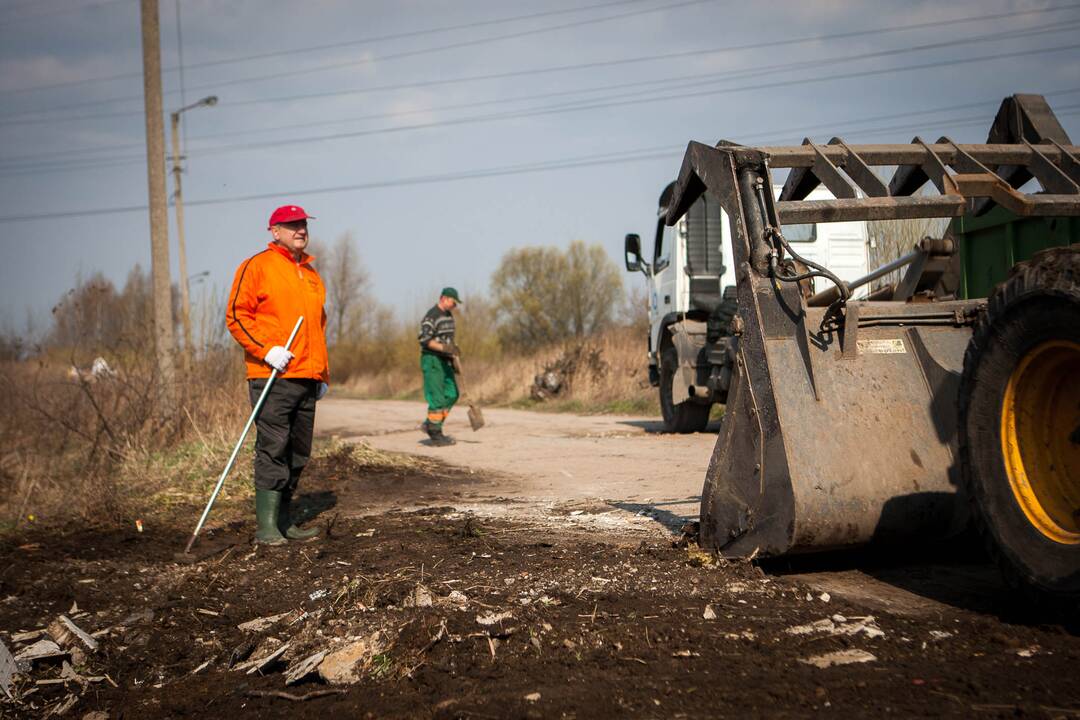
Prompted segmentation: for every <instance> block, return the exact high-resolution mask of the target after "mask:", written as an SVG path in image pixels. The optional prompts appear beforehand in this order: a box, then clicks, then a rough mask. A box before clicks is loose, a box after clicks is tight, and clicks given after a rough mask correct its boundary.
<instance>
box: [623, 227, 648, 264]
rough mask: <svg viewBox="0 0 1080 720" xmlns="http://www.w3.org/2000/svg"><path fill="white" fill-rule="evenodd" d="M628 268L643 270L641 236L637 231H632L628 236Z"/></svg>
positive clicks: (626, 251) (626, 250)
mask: <svg viewBox="0 0 1080 720" xmlns="http://www.w3.org/2000/svg"><path fill="white" fill-rule="evenodd" d="M625 253H626V270H627V272H637V271H638V270H641V266H642V263H643V262H644V261H643V260H642V259H641V236H639V235H638V234H637V233H630V234H629V235H627V236H626V249H625Z"/></svg>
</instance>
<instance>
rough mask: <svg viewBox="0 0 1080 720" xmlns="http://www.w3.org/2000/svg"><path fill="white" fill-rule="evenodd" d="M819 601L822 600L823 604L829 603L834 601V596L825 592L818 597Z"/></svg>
mask: <svg viewBox="0 0 1080 720" xmlns="http://www.w3.org/2000/svg"><path fill="white" fill-rule="evenodd" d="M818 600H820V601H821V602H824V603H827V602H829V601H830V600H832V595H830V594H829V593H827V592H823V593H821V594H820V595H818Z"/></svg>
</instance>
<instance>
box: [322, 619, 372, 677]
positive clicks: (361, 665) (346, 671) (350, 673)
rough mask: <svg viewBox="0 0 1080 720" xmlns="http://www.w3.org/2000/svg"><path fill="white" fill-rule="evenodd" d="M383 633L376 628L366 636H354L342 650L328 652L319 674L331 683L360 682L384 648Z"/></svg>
mask: <svg viewBox="0 0 1080 720" xmlns="http://www.w3.org/2000/svg"><path fill="white" fill-rule="evenodd" d="M383 646H384V643H383V638H382V633H380V632H379V631H378V630H376V631H375V632H374V633H372V634H371V635H369V636H368V637H366V638H353V639H352V640H351V642H350V643H349V644H348V645H346V646H345V647H343V648H341V649H340V650H336V651H334V652H332V653H328V654H327V655H326V657H325V658H324V659H323V661H322V663H321V664H320V665H319V675H320V676H321V677H322V679H323V680H325V681H326V682H328V683H330V684H331V685H350V684H352V683H356V682H360V679H361V677H362V675H363V672H364V670H365V669H366V668H367V666H368V665H369V664H370V663H371V660H372V658H373V657H375V656H376V655H378V654H379V653H380V652H382V650H383Z"/></svg>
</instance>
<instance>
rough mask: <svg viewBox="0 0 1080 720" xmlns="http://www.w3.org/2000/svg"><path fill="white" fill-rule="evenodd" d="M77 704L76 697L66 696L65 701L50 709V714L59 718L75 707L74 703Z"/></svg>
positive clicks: (77, 699) (77, 698)
mask: <svg viewBox="0 0 1080 720" xmlns="http://www.w3.org/2000/svg"><path fill="white" fill-rule="evenodd" d="M77 702H79V697H78V696H77V695H68V696H67V699H66V700H64V702H62V703H60V704H59V705H57V706H55V707H54V708H53V709H52V714H53V715H56V716H57V717H59V716H60V715H63V714H64V713H66V712H67V711H68V710H70V709H71V708H73V707H75V703H77Z"/></svg>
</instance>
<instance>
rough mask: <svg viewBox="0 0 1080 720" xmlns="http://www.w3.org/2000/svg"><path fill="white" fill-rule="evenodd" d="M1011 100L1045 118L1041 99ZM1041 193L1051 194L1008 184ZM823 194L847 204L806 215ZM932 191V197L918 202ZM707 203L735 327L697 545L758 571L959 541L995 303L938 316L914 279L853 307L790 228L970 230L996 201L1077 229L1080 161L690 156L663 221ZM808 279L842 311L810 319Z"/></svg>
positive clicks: (1041, 144)
mask: <svg viewBox="0 0 1080 720" xmlns="http://www.w3.org/2000/svg"><path fill="white" fill-rule="evenodd" d="M1008 102H1009V101H1007V103H1006V105H1008ZM1011 102H1013V104H1014V105H1015V104H1016V103H1019V104H1020V105H1021V106H1024V105H1025V103H1026V104H1027V105H1026V106H1028V107H1034V108H1035V109H1036V110H1038V107H1037V106H1036V105H1037V104H1036V105H1033V104H1032V101H1031V98H1030V97H1028V96H1017V99H1014V100H1013V101H1011ZM1009 107H1011V105H1009ZM1028 115H1029V116H1030V117H1034V118H1036V119H1037V118H1038V117H1040V116H1039V113H1038V112H1033V113H1029V114H1028ZM1025 117H1028V116H1025ZM1029 124H1030V123H1029ZM1039 127H1043V128H1045V127H1049V126H1048V125H1047V124H1046V123H1045V122H1043V123H1041V125H1039ZM1036 139H1037V140H1038V138H1036ZM775 167H785V168H790V174H789V176H788V178H787V182H786V183H785V185H784V189H783V191H782V192H781V195H780V198H779V200H776V199H774V198H773V194H772V192H771V191H770V190H769V189H771V188H772V187H773V182H772V176H771V170H770V168H775ZM882 167H893V168H895V174H894V175H893V178H892V180H891V181H890V182H888V183H885V182H884V181H883V180H882V179H881V178H880V177H879V175H878V173H877V172H875V168H882ZM998 168H1002V172H1005V173H1006V174H1005V175H1004V176H1003V175H1000V174H998V172H997V169H998ZM1028 177H1034V178H1035V179H1036V180H1037V181H1038V183H1039V185H1040V186H1041V188H1042V189H1043V192H1039V193H1025V192H1022V191H1021V190H1020V187H1019V186H1017V185H1016V184H1014V182H1013V181H1015V182H1020V181H1023V180H1024V179H1026V178H1028ZM819 184H821V185H825V186H826V187H827V188H828V190H829V191H830V192H831V194H832V195H833V197H834V198H835V199H832V200H815V201H808V200H806V199H805V198H806V197H807V195H808V194H809V193H810V191H812V190H813V189H814V188H815V187H816V186H817V185H819ZM927 184H932V185H933V186H934V188H936V190H937V194H933V193H929V194H926V193H922V192H921V190H922V188H923V187H924V186H926V185H927ZM706 192H707V193H709V194H710V196H711V197H712V198H713V199H715V200H716V201H717V202H718V203H719V204H720V206H721V207H723V208H724V210H725V211H726V212H727V214H728V217H729V220H730V237H731V241H732V255H733V257H732V263H733V266H734V267H735V270H736V277H737V299H738V307H739V311H738V315H737V316H736V318H734V319H733V320H732V324H731V331H732V335H733V338H732V341H733V342H734V346H735V348H736V366H735V367H734V368H733V375H734V380H733V382H732V385H731V387H730V388H729V391H728V404H727V412H726V414H725V416H724V419H723V422H722V424H721V429H720V436H719V437H718V439H717V443H716V449H715V450H714V452H713V457H712V461H711V462H710V464H709V470H708V475H707V476H706V479H705V485H704V488H703V490H702V497H701V538H702V543H703V544H704V545H707V546H710V547H713V548H716V549H718V550H720V551H721V552H722V553H723V554H724V555H726V556H729V557H751V556H769V555H782V554H785V553H790V552H801V551H809V550H820V549H826V548H837V547H845V546H852V545H859V544H863V543H867V542H871V541H878V540H882V541H888V540H910V539H919V540H924V539H929V538H931V537H935V536H937V537H940V536H942V535H945V534H948V533H950V532H955V531H958V530H960V529H961V528H962V527H963V526H964V525H965V510H966V503H963V502H960V501H959V500H958V498H957V488H958V486H959V484H960V482H961V480H960V476H961V472H960V468H959V467H958V458H959V452H958V448H957V445H956V442H957V394H958V390H959V380H960V376H961V373H962V371H963V360H964V354H965V351H966V348H967V345H968V341H969V339H970V337H971V326H972V324H973V323H974V320H975V318H976V316H977V315H978V313H979V312H980V308H981V307H982V304H983V302H985V301H981V300H963V301H958V300H942V301H938V299H937V298H936V297H934V296H933V294H932V292H933V291H932V290H926V291H924V292H923V294H922V295H921V296H920V298H919V299H920V300H921V302H907V300H908V299H909V298H910V297H911V293H912V292H913V291H914V289H916V287H919V285H918V284H917V283H914V282H908V279H907V278H905V282H903V283H900V284H899V285H898V286H897V289H896V291H895V292H894V293H893V294H892V296H891V297H892V300H890V301H888V302H885V301H865V302H856V301H854V300H852V299H851V298H850V291H849V287H848V286H847V285H845V284H843V283H842V282H841V281H840V280H839V278H837V277H836V276H835V275H834V274H833V273H831V272H830V271H829V270H828V268H827V267H825V266H822V265H820V264H817V263H814V262H813V261H811V260H807V259H805V258H801V257H800V256H799V255H798V253H797V251H795V250H794V248H793V246H792V245H791V243H789V242H788V241H787V240H786V239H785V238H784V235H783V229H784V224H785V223H817V222H845V221H865V220H875V219H881V220H885V219H894V220H902V219H911V218H924V217H958V216H961V215H965V214H969V213H971V212H972V211H973V210H974V209H976V208H977V207H978V208H982V207H984V206H985V205H986V203H987V202H991V203H996V204H999V205H1002V206H1003V207H1005V208H1006V209H1008V210H1011V211H1012V212H1014V213H1015V214H1017V215H1021V216H1042V217H1047V216H1059V215H1070V216H1075V215H1080V148H1077V147H1075V146H1071V145H1063V144H1061V143H1060V142H1058V141H1057V140H1056V139H1055V138H1054V137H1048V138H1046V139H1045V141H1042V140H1039V141H1038V142H1037V143H1032V142H1030V141H1027V140H1026V139H1025V141H1024V142H1023V143H1021V142H1010V143H1000V142H997V143H994V142H992V143H988V144H985V145H959V144H956V143H953V142H952V141H951V140H949V139H948V138H941V139H939V140H938V142H936V143H927V142H924V141H923V140H921V139H920V138H915V139H914V140H913V141H912V143H911V144H908V145H862V146H849V145H847V144H846V143H844V142H843V141H842V140H840V139H839V138H834V139H833V140H832V141H830V142H829V144H828V145H818V144H815V143H813V142H811V141H810V140H806V141H805V142H804V143H803V145H801V146H798V147H773V148H750V147H743V146H740V145H735V144H732V143H728V142H723V141H722V142H721V143H719V144H718V145H717V146H715V147H710V146H707V145H703V144H701V143H696V142H692V143H690V145H689V146H688V147H687V149H686V154H685V156H684V158H683V166H682V169H681V171H680V173H679V178H678V180H677V182H676V183H675V186H674V189H673V191H672V197H671V201H670V203H669V204H668V210H667V215H666V218H665V221H666V222H667V223H668V224H669V225H673V224H675V223H676V222H677V221H678V220H679V218H680V217H681V216H682V215H683V214H685V213H686V212H687V210H688V209H689V208H690V207H691V206H692V205H693V204H694V202H695V201H696V200H697V199H698V198H699V197H700V196H701V195H702V194H703V193H706ZM933 244H934V243H931V245H933ZM946 244H947V243H946ZM944 245H945V244H943V246H944ZM928 252H929V250H928ZM935 262H936V261H935ZM930 265H931V263H930V262H929V261H928V262H927V263H926V265H925V266H923V267H925V268H929V267H930ZM913 268H914V265H913ZM910 272H911V275H910V277H912V278H915V277H916V276H918V278H922V275H923V273H924V272H925V270H919V271H918V273H916V272H915V271H914V270H912V271H910ZM811 277H820V278H824V279H826V280H827V281H829V282H830V283H831V284H832V285H835V286H836V287H837V291H836V293H835V302H833V304H832V305H831V306H830V307H828V308H822V307H812V306H811V305H810V304H808V303H807V301H806V300H807V296H808V294H809V289H808V288H805V287H803V283H804V282H805V281H806V280H807V279H808V278H811ZM901 288H906V289H905V290H904V292H903V293H901V292H900V289H901Z"/></svg>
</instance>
